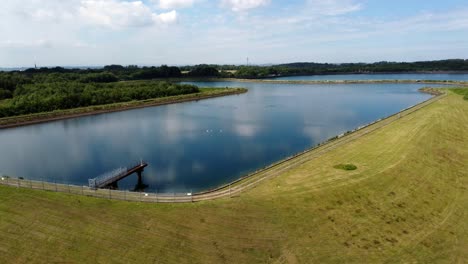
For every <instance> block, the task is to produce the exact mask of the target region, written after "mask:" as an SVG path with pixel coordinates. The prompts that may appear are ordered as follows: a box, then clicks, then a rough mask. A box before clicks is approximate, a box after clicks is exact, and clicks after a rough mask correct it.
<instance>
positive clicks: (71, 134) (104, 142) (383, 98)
mask: <svg viewBox="0 0 468 264" xmlns="http://www.w3.org/2000/svg"><path fill="white" fill-rule="evenodd" d="M197 84H198V85H201V86H218V87H225V86H237V87H248V88H249V92H248V93H247V94H242V95H235V96H228V97H221V98H215V99H209V100H202V101H198V102H189V103H183V104H173V105H167V106H160V107H151V108H144V109H137V110H131V111H125V112H118V113H108V114H101V115H96V116H88V117H81V118H75V119H69V120H63V121H56V122H51V123H45V124H38V125H32V126H26V127H19V128H13V129H6V130H0V173H3V174H6V175H11V176H14V177H24V178H26V179H38V180H41V179H43V180H48V181H52V182H53V181H57V182H61V183H70V184H79V185H87V181H88V178H93V177H96V176H98V175H100V174H102V173H105V172H107V171H110V170H113V169H115V168H118V167H120V166H127V165H128V164H130V163H133V162H136V161H138V160H140V158H142V159H144V160H146V161H147V162H148V163H149V167H148V168H147V169H146V170H145V172H144V181H145V183H146V184H148V185H149V187H148V191H156V190H157V191H158V192H173V191H177V192H182V191H184V192H185V191H201V190H206V189H209V188H213V187H216V186H219V185H221V184H223V183H227V182H229V181H232V180H235V179H237V178H239V177H240V176H242V175H245V174H247V173H249V172H251V171H254V170H256V169H259V168H262V167H264V166H267V165H268V164H271V163H272V162H275V161H278V160H281V159H283V158H285V157H287V156H289V155H292V154H295V153H297V152H299V151H303V150H305V149H307V148H310V147H312V146H314V145H316V144H318V143H319V142H322V141H324V140H326V139H328V138H330V137H332V136H335V135H338V134H340V133H342V132H345V131H348V130H351V129H353V128H356V127H358V126H361V125H363V124H366V123H369V122H372V121H374V120H376V119H379V118H382V117H385V116H388V115H390V114H393V113H395V112H397V111H399V110H401V109H404V108H406V107H408V106H411V105H414V104H416V103H419V102H421V101H423V100H425V99H428V98H429V96H428V95H426V94H421V93H419V92H417V89H418V88H420V87H422V86H424V85H419V84H377V85H375V84H348V85H285V84H278V85H272V84H261V83H233V82H217V83H213V82H210V83H197ZM135 184H136V176H130V177H129V178H127V179H125V180H124V181H122V182H120V183H119V187H120V188H122V189H132V188H133V187H134V185H135Z"/></svg>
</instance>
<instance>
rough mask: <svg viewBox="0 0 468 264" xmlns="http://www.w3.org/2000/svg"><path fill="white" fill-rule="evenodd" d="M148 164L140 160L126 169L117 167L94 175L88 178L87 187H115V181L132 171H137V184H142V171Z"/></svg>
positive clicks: (130, 173)
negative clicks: (94, 176)
mask: <svg viewBox="0 0 468 264" xmlns="http://www.w3.org/2000/svg"><path fill="white" fill-rule="evenodd" d="M147 166H148V163H146V162H144V161H141V162H140V163H138V164H137V165H134V166H132V167H131V168H129V169H127V168H126V167H124V168H118V169H116V170H113V171H111V172H109V173H106V174H104V175H101V176H99V177H96V178H94V179H89V180H88V183H89V187H90V188H94V189H101V188H111V189H117V182H118V181H120V180H121V179H123V178H126V177H127V176H130V175H132V174H133V173H137V175H138V185H142V182H143V181H142V173H143V170H144V169H145V167H147Z"/></svg>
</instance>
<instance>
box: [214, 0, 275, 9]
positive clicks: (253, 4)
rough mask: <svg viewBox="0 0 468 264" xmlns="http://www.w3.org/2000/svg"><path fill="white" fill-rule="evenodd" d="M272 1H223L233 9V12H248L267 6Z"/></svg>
mask: <svg viewBox="0 0 468 264" xmlns="http://www.w3.org/2000/svg"><path fill="white" fill-rule="evenodd" d="M269 3H270V0H223V2H222V4H223V5H224V6H227V7H229V8H231V10H232V11H235V12H239V11H246V10H249V9H253V8H257V7H260V6H265V5H268V4H269Z"/></svg>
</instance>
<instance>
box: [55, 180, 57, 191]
mask: <svg viewBox="0 0 468 264" xmlns="http://www.w3.org/2000/svg"><path fill="white" fill-rule="evenodd" d="M55 191H56V192H57V181H55Z"/></svg>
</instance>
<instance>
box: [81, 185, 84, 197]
mask: <svg viewBox="0 0 468 264" xmlns="http://www.w3.org/2000/svg"><path fill="white" fill-rule="evenodd" d="M81 195H84V187H83V185H81Z"/></svg>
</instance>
